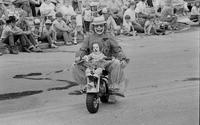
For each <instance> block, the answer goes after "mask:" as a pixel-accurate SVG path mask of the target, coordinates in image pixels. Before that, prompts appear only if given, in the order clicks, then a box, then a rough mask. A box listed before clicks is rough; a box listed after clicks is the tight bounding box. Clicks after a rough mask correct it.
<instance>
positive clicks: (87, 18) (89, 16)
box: [83, 9, 92, 21]
mask: <svg viewBox="0 0 200 125" xmlns="http://www.w3.org/2000/svg"><path fill="white" fill-rule="evenodd" d="M83 18H84V20H85V21H92V11H91V10H87V9H85V10H84V17H83Z"/></svg>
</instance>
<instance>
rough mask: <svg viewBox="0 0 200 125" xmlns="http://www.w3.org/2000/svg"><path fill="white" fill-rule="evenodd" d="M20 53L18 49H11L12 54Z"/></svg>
mask: <svg viewBox="0 0 200 125" xmlns="http://www.w3.org/2000/svg"><path fill="white" fill-rule="evenodd" d="M18 53H19V51H18V49H16V47H14V46H13V47H10V54H18Z"/></svg>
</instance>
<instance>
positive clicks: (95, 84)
mask: <svg viewBox="0 0 200 125" xmlns="http://www.w3.org/2000/svg"><path fill="white" fill-rule="evenodd" d="M105 60H106V61H107V63H106V65H108V64H110V63H111V62H112V59H110V58H107V59H105ZM80 63H83V65H84V66H85V67H87V68H90V69H91V70H90V72H89V73H87V74H86V79H87V85H86V91H85V94H86V107H87V110H88V111H89V112H90V113H96V112H98V109H99V103H100V101H101V102H102V103H108V100H109V96H110V95H117V94H116V93H113V92H112V90H110V89H109V83H108V80H109V79H108V71H106V70H103V71H102V73H101V74H100V75H99V74H96V73H95V70H96V69H97V67H96V66H91V65H90V64H89V63H87V62H86V61H84V60H81V61H80V62H79V63H78V64H80ZM118 96H120V95H118Z"/></svg>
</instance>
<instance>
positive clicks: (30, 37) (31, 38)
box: [25, 34, 37, 46]
mask: <svg viewBox="0 0 200 125" xmlns="http://www.w3.org/2000/svg"><path fill="white" fill-rule="evenodd" d="M25 39H26V41H27V44H29V46H31V45H34V46H35V45H37V42H36V40H35V38H34V36H33V34H28V35H25Z"/></svg>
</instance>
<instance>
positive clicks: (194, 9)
mask: <svg viewBox="0 0 200 125" xmlns="http://www.w3.org/2000/svg"><path fill="white" fill-rule="evenodd" d="M191 15H200V9H199V8H197V7H196V6H193V7H192V10H191Z"/></svg>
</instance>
